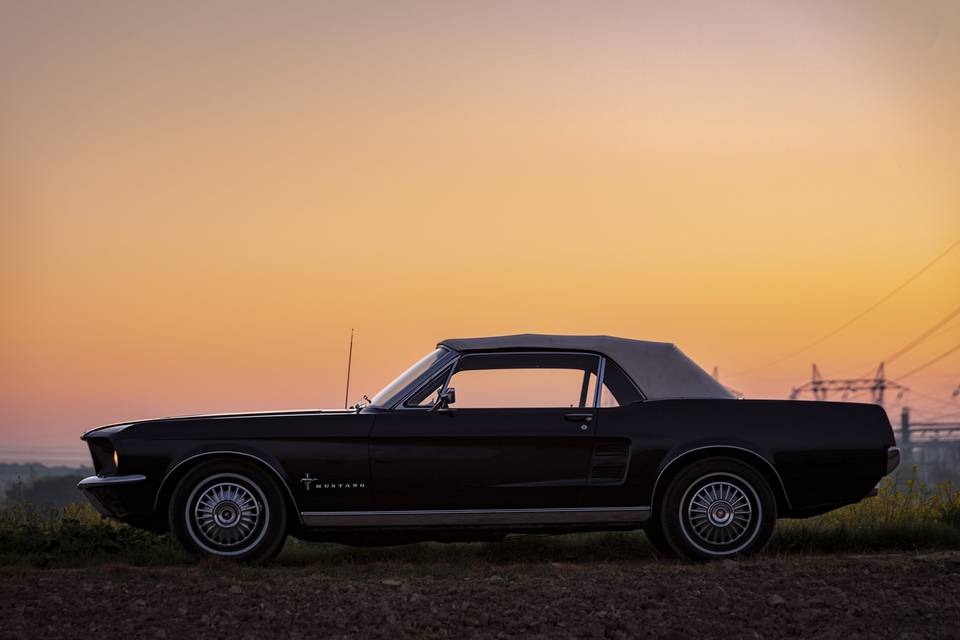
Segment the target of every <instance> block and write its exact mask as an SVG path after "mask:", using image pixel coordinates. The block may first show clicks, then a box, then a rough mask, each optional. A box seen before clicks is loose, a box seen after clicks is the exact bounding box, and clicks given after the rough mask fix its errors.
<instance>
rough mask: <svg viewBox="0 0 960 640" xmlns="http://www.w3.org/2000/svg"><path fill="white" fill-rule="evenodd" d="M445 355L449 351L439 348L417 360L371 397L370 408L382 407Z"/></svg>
mask: <svg viewBox="0 0 960 640" xmlns="http://www.w3.org/2000/svg"><path fill="white" fill-rule="evenodd" d="M447 353H449V351H447V350H446V349H444V348H439V349H436V350H434V351H431V352H430V353H428V354H427V355H425V356H423V357H422V358H420V359H419V360H417V362H416V363H415V364H414V365H413V366H412V367H410V368H409V369H407V370H406V371H404V372H403V373H401V374H400V375H399V376H397V378H396V379H395V380H394V381H393V382H391V383H390V384H388V385H387V386H385V387H384V388H383V389H381V390H380V393H378V394H377V395H375V396H373V399H372V400H371V401H370V406H373V407H382V406H383V405H384V403H386V402H387V401H388V400H390V399H391V398H392V397H393V396H395V395H397V394H398V393H400V391H402V390H403V388H404V387H406V386H407V385H408V384H410V383H411V382H413V381H414V380H416V379H417V378H419V377H420V376H421V375H423V374H424V372H426V371H427V370H428V369H429V368H430V367H432V366H433V365H435V364H436V363H437V362H439V361H440V359H441V358H443V356H445V355H446V354H447Z"/></svg>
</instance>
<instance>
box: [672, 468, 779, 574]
mask: <svg viewBox="0 0 960 640" xmlns="http://www.w3.org/2000/svg"><path fill="white" fill-rule="evenodd" d="M657 519H658V522H657V524H658V525H659V527H660V529H661V530H662V531H663V535H664V541H665V542H666V543H667V544H668V545H669V547H670V548H671V549H673V551H674V552H675V553H676V554H677V555H679V556H680V557H683V558H687V559H690V560H718V559H723V558H732V557H736V556H744V555H749V554H751V553H756V552H757V551H760V550H761V549H763V547H764V546H766V544H767V542H768V541H769V540H770V536H771V535H773V528H774V525H775V524H776V520H777V503H776V498H775V497H774V495H773V491H772V490H771V489H770V486H769V485H768V484H767V482H766V480H764V478H763V476H761V475H760V474H759V473H757V472H756V471H755V470H754V469H753V468H752V467H750V466H749V465H747V464H745V463H743V462H740V461H739V460H733V459H730V458H710V459H707V460H701V461H699V462H695V463H693V464H691V465H690V466H689V467H687V468H685V469H683V470H682V471H680V473H679V474H678V475H677V476H676V477H675V478H674V479H673V481H672V482H671V483H670V485H669V486H668V487H667V490H666V492H665V493H664V496H663V501H662V503H661V508H660V509H658V518H657Z"/></svg>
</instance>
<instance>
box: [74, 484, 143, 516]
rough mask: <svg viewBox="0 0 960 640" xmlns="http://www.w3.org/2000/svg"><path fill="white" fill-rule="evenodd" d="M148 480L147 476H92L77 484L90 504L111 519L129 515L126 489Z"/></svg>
mask: <svg viewBox="0 0 960 640" xmlns="http://www.w3.org/2000/svg"><path fill="white" fill-rule="evenodd" d="M146 479H147V476H144V475H140V474H136V475H129V476H90V477H88V478H84V479H83V480H81V481H80V482H79V483H77V488H78V489H80V490H81V491H83V495H85V496H86V497H87V500H89V501H90V504H92V505H93V506H94V508H95V509H96V510H97V511H99V512H100V513H101V514H103V515H105V516H107V517H110V518H123V517H124V516H126V515H127V513H128V508H127V507H126V506H125V502H126V501H125V500H124V497H125V496H129V492H128V490H127V489H126V488H127V487H129V486H131V485H136V484H137V483H138V482H143V481H144V480H146Z"/></svg>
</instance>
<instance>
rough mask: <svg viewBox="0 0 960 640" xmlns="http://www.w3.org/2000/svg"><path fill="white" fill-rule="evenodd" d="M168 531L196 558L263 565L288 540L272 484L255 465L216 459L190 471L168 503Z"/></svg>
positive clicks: (279, 498)
mask: <svg viewBox="0 0 960 640" xmlns="http://www.w3.org/2000/svg"><path fill="white" fill-rule="evenodd" d="M168 516H169V519H170V530H171V532H172V533H173V537H174V539H175V540H176V541H177V543H178V544H179V545H180V546H181V547H182V548H183V549H184V550H185V551H186V552H187V553H189V554H190V555H192V556H194V557H198V558H202V557H217V558H231V559H234V560H241V561H245V562H262V561H265V560H269V559H270V558H273V557H275V556H276V555H277V554H278V553H279V552H280V549H282V548H283V543H284V541H285V540H286V536H287V513H286V504H285V502H284V499H283V495H282V494H281V493H280V489H279V487H277V484H276V482H274V481H273V479H272V478H271V477H270V476H268V475H267V474H266V473H265V472H264V471H262V470H261V469H259V468H258V467H256V466H254V465H250V464H246V463H242V462H232V461H215V462H208V463H206V464H203V465H200V466H198V467H197V468H195V469H193V470H191V471H190V472H188V473H187V475H185V476H184V477H183V479H182V480H180V482H179V483H178V484H177V487H176V489H175V490H174V493H173V496H172V498H171V500H170V507H169V512H168Z"/></svg>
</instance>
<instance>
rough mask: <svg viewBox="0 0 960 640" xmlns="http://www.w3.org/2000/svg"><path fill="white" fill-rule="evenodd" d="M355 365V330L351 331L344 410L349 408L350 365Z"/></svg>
mask: <svg viewBox="0 0 960 640" xmlns="http://www.w3.org/2000/svg"><path fill="white" fill-rule="evenodd" d="M352 364H353V329H352V328H351V329H350V351H349V353H348V355H347V390H346V391H345V392H344V394H343V408H344V409H346V408H347V402H349V398H350V365H352Z"/></svg>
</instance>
